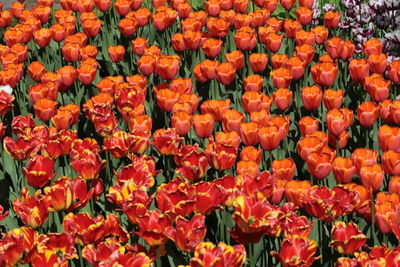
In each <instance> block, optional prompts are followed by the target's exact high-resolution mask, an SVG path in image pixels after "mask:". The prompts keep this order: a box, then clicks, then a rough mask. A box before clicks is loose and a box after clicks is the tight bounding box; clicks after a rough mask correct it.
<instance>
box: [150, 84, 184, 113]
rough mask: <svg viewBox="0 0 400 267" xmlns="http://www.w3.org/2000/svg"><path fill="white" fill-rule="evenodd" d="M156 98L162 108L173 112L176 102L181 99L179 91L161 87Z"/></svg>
mask: <svg viewBox="0 0 400 267" xmlns="http://www.w3.org/2000/svg"><path fill="white" fill-rule="evenodd" d="M156 100H157V105H158V106H159V107H160V109H161V110H163V111H166V112H171V111H172V108H173V106H174V104H175V103H177V102H178V101H179V93H178V92H175V91H172V90H170V89H161V90H159V91H157V93H156Z"/></svg>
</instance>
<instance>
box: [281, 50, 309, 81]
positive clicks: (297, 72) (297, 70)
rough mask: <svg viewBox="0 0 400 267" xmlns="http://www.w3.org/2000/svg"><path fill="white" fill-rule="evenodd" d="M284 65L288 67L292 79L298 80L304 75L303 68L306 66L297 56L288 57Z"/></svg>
mask: <svg viewBox="0 0 400 267" xmlns="http://www.w3.org/2000/svg"><path fill="white" fill-rule="evenodd" d="M286 67H287V68H289V69H290V73H291V74H292V78H293V80H299V79H300V78H301V77H303V75H304V70H305V68H306V67H307V65H306V62H305V61H304V60H302V59H301V58H299V57H297V56H293V57H291V58H289V59H288V60H287V62H286Z"/></svg>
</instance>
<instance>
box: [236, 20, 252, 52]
mask: <svg viewBox="0 0 400 267" xmlns="http://www.w3.org/2000/svg"><path fill="white" fill-rule="evenodd" d="M234 39H235V43H236V46H237V48H238V49H239V50H242V51H251V50H253V49H254V47H255V46H256V44H257V37H256V33H255V31H254V29H252V28H250V27H248V26H246V27H242V28H240V29H239V30H238V31H237V32H236V34H235V36H234Z"/></svg>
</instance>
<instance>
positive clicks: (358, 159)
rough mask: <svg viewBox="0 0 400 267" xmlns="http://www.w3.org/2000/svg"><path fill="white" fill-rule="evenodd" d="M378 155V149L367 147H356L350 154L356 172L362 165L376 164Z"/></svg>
mask: <svg viewBox="0 0 400 267" xmlns="http://www.w3.org/2000/svg"><path fill="white" fill-rule="evenodd" d="M378 157H379V153H378V151H376V150H373V149H369V148H356V149H355V150H354V152H353V153H352V154H351V158H352V159H353V162H354V166H355V167H356V170H357V173H359V172H360V169H361V167H363V166H371V165H374V164H376V163H377V162H378Z"/></svg>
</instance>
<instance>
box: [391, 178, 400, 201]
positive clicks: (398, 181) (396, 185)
mask: <svg viewBox="0 0 400 267" xmlns="http://www.w3.org/2000/svg"><path fill="white" fill-rule="evenodd" d="M389 193H391V194H393V193H395V194H397V195H398V196H399V195H400V176H393V177H391V178H390V181H389Z"/></svg>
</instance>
